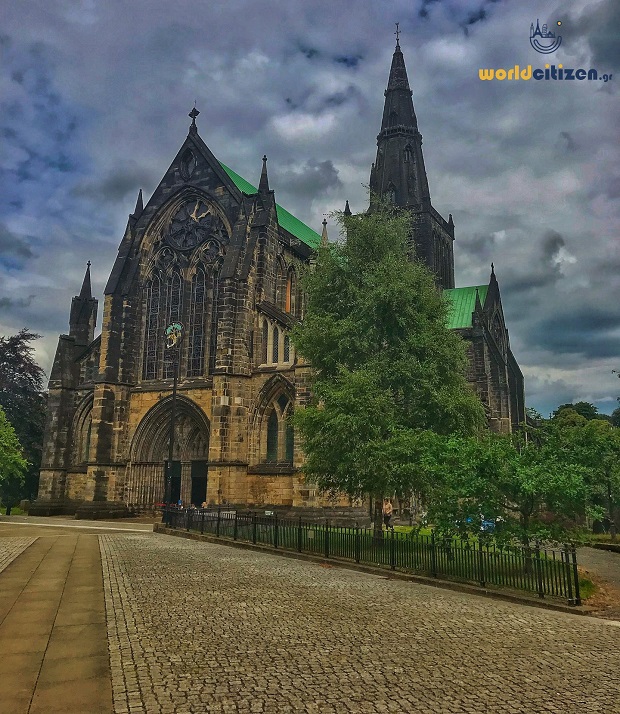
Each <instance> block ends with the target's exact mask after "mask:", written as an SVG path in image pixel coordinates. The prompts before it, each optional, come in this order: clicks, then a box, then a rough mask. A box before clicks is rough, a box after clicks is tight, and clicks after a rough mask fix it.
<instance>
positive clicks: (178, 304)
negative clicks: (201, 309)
mask: <svg viewBox="0 0 620 714" xmlns="http://www.w3.org/2000/svg"><path fill="white" fill-rule="evenodd" d="M182 312H183V281H182V280H181V276H180V275H179V273H177V272H174V273H173V274H172V275H170V276H169V277H168V279H167V281H166V319H165V320H164V322H165V325H164V326H163V327H164V328H165V326H166V325H170V324H172V323H173V322H180V320H181V315H182ZM160 331H161V330H160ZM161 341H162V344H163V339H162V340H161ZM173 376H174V363H173V360H172V359H166V360H164V379H169V378H170V377H173Z"/></svg>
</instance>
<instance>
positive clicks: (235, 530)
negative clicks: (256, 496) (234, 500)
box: [233, 508, 239, 540]
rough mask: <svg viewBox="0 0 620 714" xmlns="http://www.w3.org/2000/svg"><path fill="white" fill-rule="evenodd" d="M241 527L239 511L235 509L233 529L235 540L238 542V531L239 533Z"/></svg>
mask: <svg viewBox="0 0 620 714" xmlns="http://www.w3.org/2000/svg"><path fill="white" fill-rule="evenodd" d="M238 528H239V525H238V523H237V509H236V508H235V523H234V527H233V540H237V531H238Z"/></svg>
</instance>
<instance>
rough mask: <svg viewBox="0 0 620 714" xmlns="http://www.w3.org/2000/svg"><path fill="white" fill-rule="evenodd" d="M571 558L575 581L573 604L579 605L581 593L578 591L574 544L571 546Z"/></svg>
mask: <svg viewBox="0 0 620 714" xmlns="http://www.w3.org/2000/svg"><path fill="white" fill-rule="evenodd" d="M571 555H572V559H573V578H574V583H575V605H581V593H580V592H579V572H578V571H577V549H576V548H575V546H572V548H571Z"/></svg>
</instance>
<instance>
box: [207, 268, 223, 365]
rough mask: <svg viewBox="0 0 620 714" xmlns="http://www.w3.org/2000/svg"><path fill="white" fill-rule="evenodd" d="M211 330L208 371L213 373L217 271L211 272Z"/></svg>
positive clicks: (215, 344)
mask: <svg viewBox="0 0 620 714" xmlns="http://www.w3.org/2000/svg"><path fill="white" fill-rule="evenodd" d="M211 284H212V288H213V289H212V291H211V330H210V335H209V371H210V372H211V374H213V372H214V370H215V358H216V355H217V323H218V305H219V298H220V294H219V290H220V277H219V273H217V272H213V273H211Z"/></svg>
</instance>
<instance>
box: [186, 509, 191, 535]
mask: <svg viewBox="0 0 620 714" xmlns="http://www.w3.org/2000/svg"><path fill="white" fill-rule="evenodd" d="M185 514H186V516H187V520H186V521H185V523H186V526H187V531H188V532H189V528H190V523H191V520H192V509H191V508H188V509H187V510H186V511H185Z"/></svg>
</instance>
